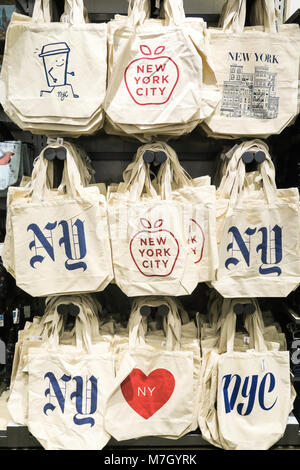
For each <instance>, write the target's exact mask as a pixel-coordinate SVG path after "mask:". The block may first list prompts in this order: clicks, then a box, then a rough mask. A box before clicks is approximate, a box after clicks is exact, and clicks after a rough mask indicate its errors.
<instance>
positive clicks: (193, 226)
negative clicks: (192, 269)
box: [188, 219, 205, 264]
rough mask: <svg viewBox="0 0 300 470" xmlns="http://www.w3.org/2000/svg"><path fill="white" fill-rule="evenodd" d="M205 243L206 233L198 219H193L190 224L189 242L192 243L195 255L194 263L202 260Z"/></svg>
mask: <svg viewBox="0 0 300 470" xmlns="http://www.w3.org/2000/svg"><path fill="white" fill-rule="evenodd" d="M204 243H205V235H204V231H203V229H202V227H201V225H200V224H198V222H196V220H194V219H191V221H190V226H189V238H188V244H189V245H190V247H191V250H192V253H193V257H194V260H195V261H194V264H198V263H200V261H201V260H202V257H203V250H204Z"/></svg>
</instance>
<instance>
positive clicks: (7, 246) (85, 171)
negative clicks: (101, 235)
mask: <svg viewBox="0 0 300 470" xmlns="http://www.w3.org/2000/svg"><path fill="white" fill-rule="evenodd" d="M64 145H65V146H67V147H68V149H69V152H70V153H71V154H72V156H73V158H74V160H75V161H76V165H77V167H78V170H79V172H80V177H81V182H82V184H83V186H87V185H88V184H94V176H93V171H94V170H93V169H92V168H91V166H90V162H89V161H87V159H86V158H87V157H86V155H85V154H84V153H83V152H82V151H81V150H80V149H78V148H77V147H76V146H75V145H74V144H71V143H70V142H65V143H64ZM57 146H58V143H57V141H55V142H54V143H52V144H49V146H47V148H50V147H52V148H53V147H57ZM45 150H46V149H44V151H45ZM41 158H43V157H37V158H36V159H35V161H34V163H33V169H32V174H31V177H28V178H26V179H25V178H24V177H23V178H22V180H21V183H20V186H21V187H22V188H23V189H15V190H14V189H12V190H11V191H10V194H8V196H7V210H6V234H5V239H4V244H3V250H2V256H1V257H2V261H3V264H4V266H5V269H6V270H7V271H8V272H9V273H10V274H11V275H12V276H13V277H15V259H14V241H13V233H12V225H11V211H10V208H11V203H10V201H11V200H12V199H13V198H14V195H15V194H18V195H19V196H20V195H22V194H26V191H27V189H26V190H24V188H25V187H30V185H31V180H32V179H35V178H36V177H37V175H38V171H39V166H40V163H41ZM53 178H54V166H53V162H52V161H49V162H48V171H47V186H48V188H52V187H53ZM97 186H98V188H99V189H100V190H101V192H102V193H103V192H104V191H103V187H102V184H101V183H98V184H97ZM61 187H63V185H62V186H61ZM24 191H25V192H24ZM104 194H105V192H104Z"/></svg>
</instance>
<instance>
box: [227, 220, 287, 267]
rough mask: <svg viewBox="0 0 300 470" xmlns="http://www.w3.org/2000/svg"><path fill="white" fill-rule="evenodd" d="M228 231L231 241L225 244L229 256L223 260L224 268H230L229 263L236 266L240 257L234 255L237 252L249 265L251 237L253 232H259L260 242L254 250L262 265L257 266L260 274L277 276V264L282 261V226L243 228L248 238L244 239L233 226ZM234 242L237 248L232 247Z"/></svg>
mask: <svg viewBox="0 0 300 470" xmlns="http://www.w3.org/2000/svg"><path fill="white" fill-rule="evenodd" d="M228 233H229V234H230V233H231V234H232V242H231V243H229V244H228V245H227V251H228V252H229V251H231V257H229V258H227V259H226V261H225V267H226V269H230V265H233V266H236V265H237V264H239V263H240V261H241V259H239V258H238V257H236V256H235V253H236V252H238V253H240V254H242V256H243V259H244V261H245V262H246V264H247V266H250V265H251V251H250V245H251V237H253V236H254V235H255V234H261V243H260V244H258V245H257V247H256V252H257V253H259V252H260V256H261V262H262V265H261V266H260V267H259V273H260V274H272V273H275V274H277V276H280V274H281V268H280V267H279V266H276V265H278V264H279V263H280V262H281V261H282V228H281V227H279V225H274V227H273V228H272V229H267V227H261V228H259V229H257V228H250V227H248V228H247V229H246V230H245V235H247V237H248V239H247V240H246V241H245V240H244V238H243V236H242V235H241V233H240V231H239V229H238V228H237V227H235V226H232V227H230V228H229V230H228ZM234 242H235V243H236V244H237V247H238V248H236V249H235V248H234Z"/></svg>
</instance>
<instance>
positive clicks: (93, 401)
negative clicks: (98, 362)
mask: <svg viewBox="0 0 300 470" xmlns="http://www.w3.org/2000/svg"><path fill="white" fill-rule="evenodd" d="M73 380H75V382H76V391H75V392H73V393H72V394H71V400H72V399H73V398H75V399H76V400H75V403H76V411H77V414H76V415H75V416H74V417H73V421H74V423H75V424H78V425H82V424H90V425H91V427H93V426H94V424H95V420H94V418H91V417H88V418H79V417H78V415H92V414H94V413H95V411H96V410H97V395H98V388H97V379H96V377H94V376H93V375H92V376H91V377H90V378H89V380H87V381H86V390H85V394H86V395H85V397H86V398H85V411H84V409H83V408H84V407H83V379H82V377H80V376H76V377H73ZM88 382H90V383H91V389H88ZM88 392H90V396H89V394H88ZM88 401H90V407H89V410H87V407H88Z"/></svg>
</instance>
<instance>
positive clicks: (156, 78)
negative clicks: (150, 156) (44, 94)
mask: <svg viewBox="0 0 300 470" xmlns="http://www.w3.org/2000/svg"><path fill="white" fill-rule="evenodd" d="M146 3H148V2H147V1H145V0H137V1H136V2H135V3H134V4H133V6H132V8H131V7H129V11H128V16H127V17H126V16H121V15H117V16H116V17H115V19H114V20H112V21H111V22H110V23H109V25H108V50H109V57H108V88H107V93H106V98H105V104H104V109H105V111H106V114H107V117H108V123H107V124H108V131H109V132H110V133H114V132H116V133H120V134H121V135H122V134H132V135H135V136H137V137H138V138H139V139H140V140H142V141H143V140H144V141H146V139H147V136H148V138H149V136H152V137H153V136H156V135H165V136H168V135H182V134H184V133H185V132H186V131H185V128H186V127H187V129H190V128H191V127H192V128H194V127H195V126H196V125H197V122H198V123H199V121H200V120H203V119H204V118H205V117H207V116H209V115H210V114H211V113H212V111H213V109H214V108H215V106H216V104H217V102H218V101H219V99H220V93H219V90H218V88H217V87H216V79H215V76H214V72H213V70H212V68H211V64H210V59H209V58H208V57H207V55H206V47H207V44H206V36H205V31H206V24H205V23H204V21H203V20H202V19H199V18H197V19H188V20H187V19H186V18H185V14H184V10H183V3H182V0H172V2H171V1H169V0H167V1H166V5H165V19H163V20H162V19H156V20H154V19H150V18H149V13H150V12H149V10H147V8H146V6H145V4H146ZM125 110H126V111H125ZM105 129H106V125H105Z"/></svg>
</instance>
